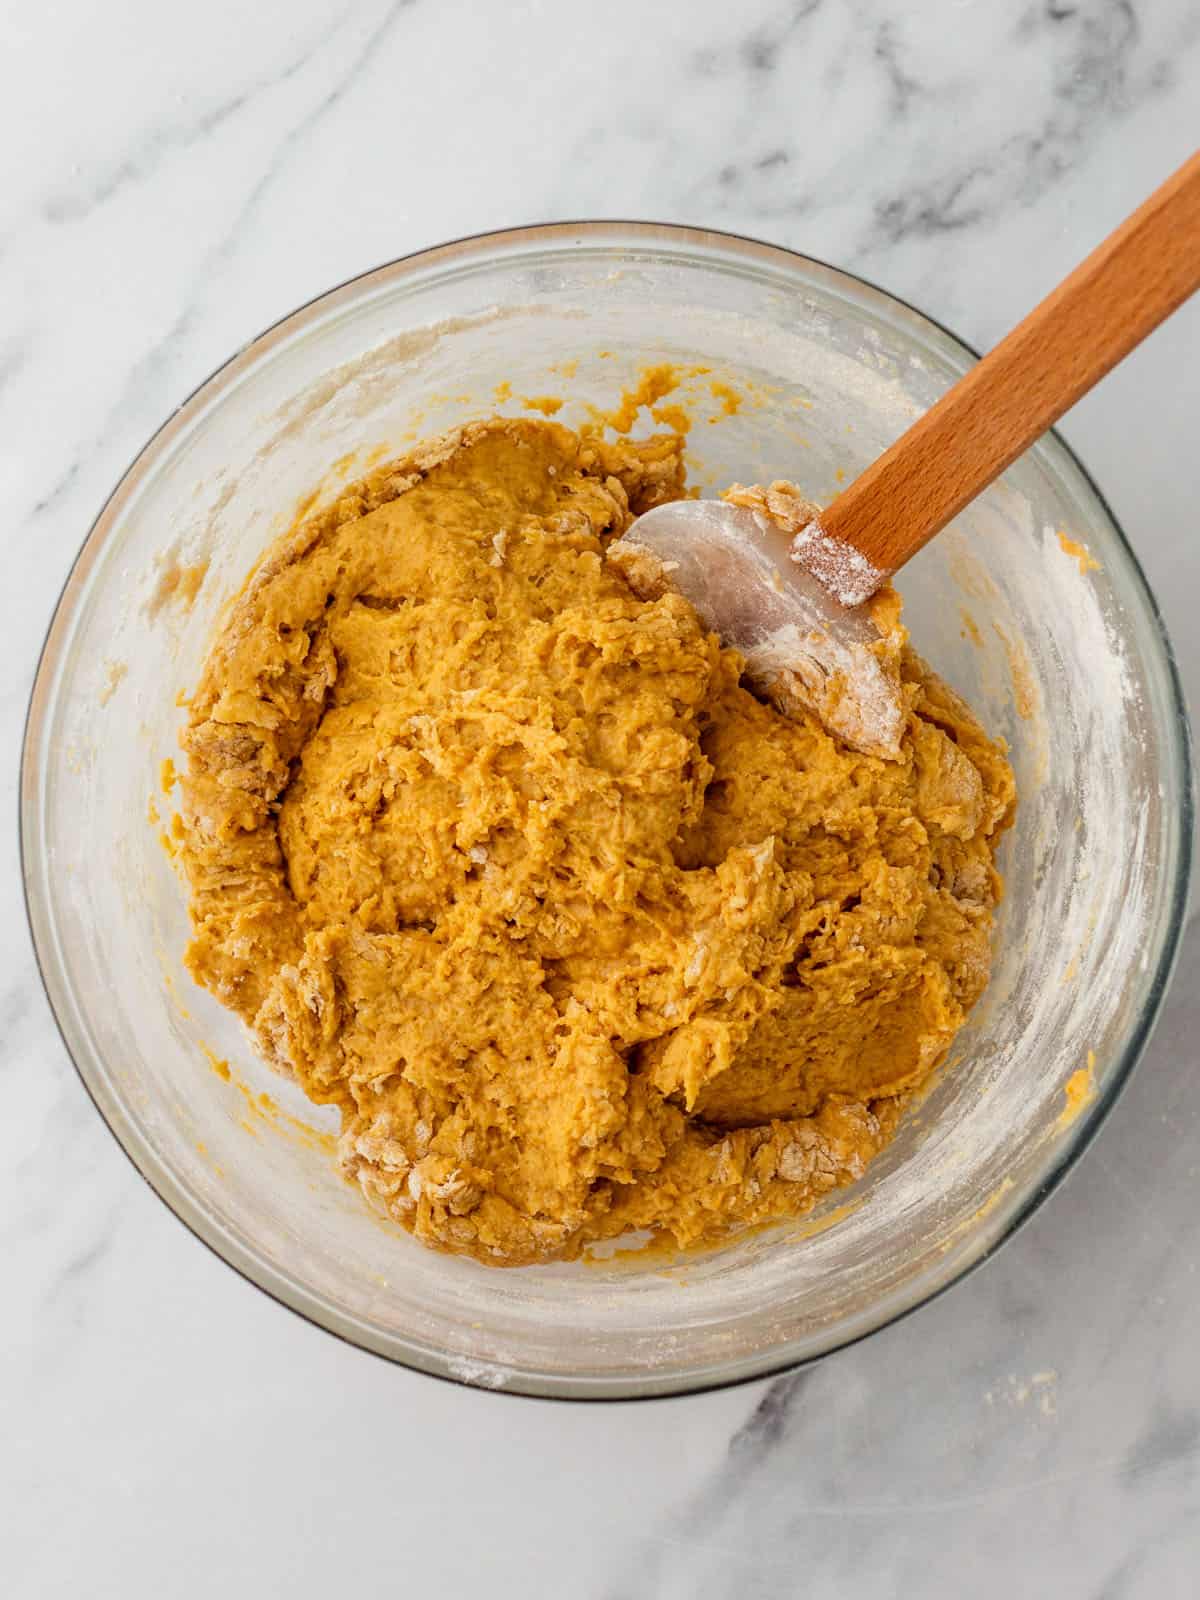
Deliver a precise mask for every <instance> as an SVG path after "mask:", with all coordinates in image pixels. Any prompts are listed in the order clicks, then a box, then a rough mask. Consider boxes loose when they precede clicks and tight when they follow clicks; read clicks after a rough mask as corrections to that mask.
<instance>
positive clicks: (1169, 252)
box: [820, 152, 1200, 581]
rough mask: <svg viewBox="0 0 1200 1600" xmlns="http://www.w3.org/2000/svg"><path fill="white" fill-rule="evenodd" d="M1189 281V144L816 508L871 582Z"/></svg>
mask: <svg viewBox="0 0 1200 1600" xmlns="http://www.w3.org/2000/svg"><path fill="white" fill-rule="evenodd" d="M1197 288H1200V152H1197V153H1196V154H1195V155H1194V156H1193V157H1192V158H1191V160H1190V161H1187V162H1185V163H1184V165H1183V166H1182V167H1180V169H1179V171H1178V172H1176V173H1175V175H1174V176H1173V177H1171V178H1168V179H1167V181H1166V183H1164V184H1163V186H1162V188H1161V189H1158V190H1156V191H1155V193H1154V194H1152V195H1151V196H1150V198H1149V200H1147V201H1146V203H1145V205H1143V206H1141V207H1140V208H1139V209H1138V210H1137V211H1135V212H1134V213H1133V215H1132V216H1131V217H1130V218H1129V219H1128V221H1126V222H1124V223H1122V225H1121V226H1120V227H1119V228H1118V229H1117V231H1116V232H1115V233H1113V234H1110V235H1109V237H1108V238H1107V239H1106V240H1105V241H1104V243H1103V244H1102V245H1101V246H1100V247H1099V248H1098V249H1097V250H1094V251H1093V252H1092V254H1091V255H1090V256H1088V258H1087V260H1086V261H1084V262H1083V263H1082V265H1080V266H1078V267H1076V269H1075V271H1074V272H1072V274H1071V275H1070V277H1069V278H1066V279H1065V280H1064V281H1063V282H1062V283H1061V284H1059V286H1058V288H1057V289H1055V290H1054V292H1053V293H1052V294H1050V295H1048V296H1047V297H1046V299H1045V300H1043V301H1042V303H1041V305H1039V306H1038V307H1037V309H1036V310H1034V311H1032V312H1030V314H1029V316H1027V317H1026V318H1025V320H1024V322H1022V323H1020V324H1019V325H1018V326H1017V327H1016V328H1014V329H1013V331H1012V332H1011V333H1010V334H1009V335H1008V337H1007V338H1006V339H1004V340H1002V341H1001V343H1000V344H998V345H997V346H996V348H995V349H994V350H993V351H992V352H991V353H990V354H989V355H986V356H984V358H983V360H982V361H980V362H979V363H978V365H977V366H974V367H972V368H971V370H970V372H968V373H967V375H966V376H965V377H964V378H960V379H959V381H958V382H957V383H956V384H955V385H954V387H953V389H951V390H950V391H949V393H948V394H945V395H943V396H942V398H941V399H940V400H939V401H938V402H937V404H936V405H935V406H933V407H932V408H931V409H930V410H929V411H927V412H926V413H925V415H924V416H923V417H922V418H921V419H920V421H918V422H916V423H914V424H913V426H912V427H911V428H910V429H909V430H908V432H907V433H905V434H904V435H902V437H901V438H899V439H898V440H897V441H896V443H895V444H894V445H892V447H891V448H890V449H889V450H887V451H886V452H885V453H884V454H883V455H882V456H880V458H879V460H878V461H876V462H875V463H874V465H873V466H870V467H868V468H867V470H866V471H865V472H864V473H863V474H862V476H861V477H859V478H856V479H855V481H854V482H853V483H852V484H851V485H850V486H849V488H847V489H845V490H844V491H843V492H842V493H841V494H840V495H839V496H838V497H837V499H836V500H834V502H833V503H832V505H830V506H829V507H828V508H827V509H826V510H825V511H824V512H823V513H822V515H821V521H820V527H821V530H822V532H823V533H824V534H825V535H826V536H827V537H829V538H832V539H834V540H842V541H843V542H844V543H846V544H848V545H851V546H852V547H853V548H854V549H855V550H857V551H858V552H859V553H860V554H861V555H863V556H865V557H866V559H867V561H868V562H869V563H870V565H871V566H872V567H874V568H876V569H877V571H878V573H879V574H880V575H881V576H880V581H882V578H884V577H890V575H891V574H892V573H893V572H895V571H896V570H897V568H898V567H901V566H903V565H904V563H905V562H906V561H907V560H908V559H909V558H910V557H911V556H914V555H916V553H917V551H918V550H919V549H920V548H921V546H922V545H924V544H927V543H928V541H929V540H930V539H932V538H933V536H934V534H935V533H938V532H940V531H941V529H942V528H944V527H945V526H946V524H947V523H948V522H949V521H950V519H951V517H953V516H955V515H956V514H957V513H958V512H959V511H961V510H962V508H963V507H964V506H965V505H967V504H968V503H969V502H970V501H971V500H973V499H974V498H975V496H976V495H977V494H979V493H981V492H982V490H984V489H986V488H987V486H988V484H989V483H991V482H992V481H993V479H995V478H997V477H998V476H999V475H1000V473H1002V472H1003V471H1004V469H1005V467H1007V466H1009V465H1010V464H1011V463H1012V462H1013V461H1015V460H1016V458H1017V457H1018V456H1019V455H1020V454H1021V452H1022V451H1023V450H1026V449H1028V447H1029V446H1030V445H1031V444H1032V443H1033V442H1034V440H1035V439H1037V438H1039V437H1040V436H1041V435H1042V434H1043V433H1045V431H1046V429H1047V428H1049V427H1052V426H1053V424H1054V423H1055V422H1057V421H1058V419H1059V417H1061V416H1062V414H1063V412H1064V411H1066V410H1068V409H1069V407H1071V406H1073V405H1074V404H1075V402H1076V400H1078V399H1079V397H1080V395H1082V394H1086V393H1087V391H1088V390H1089V389H1090V388H1091V387H1092V385H1093V384H1094V383H1098V382H1099V381H1100V379H1101V378H1102V377H1104V375H1105V373H1106V372H1108V371H1109V370H1110V369H1111V368H1112V367H1114V366H1116V364H1117V362H1118V361H1120V360H1121V359H1122V358H1123V357H1124V356H1127V355H1128V354H1129V352H1130V351H1131V350H1132V349H1133V348H1134V346H1135V345H1137V344H1139V343H1140V342H1141V341H1142V340H1143V339H1144V338H1145V337H1146V335H1147V334H1148V333H1151V332H1152V331H1153V330H1154V329H1155V328H1157V327H1158V325H1159V323H1160V322H1162V321H1163V320H1164V318H1166V317H1169V316H1170V314H1171V312H1172V311H1174V310H1175V309H1176V307H1177V306H1179V305H1181V304H1182V303H1183V301H1184V300H1186V299H1187V297H1188V296H1189V295H1190V294H1192V293H1193V292H1194V291H1195V290H1196V289H1197Z"/></svg>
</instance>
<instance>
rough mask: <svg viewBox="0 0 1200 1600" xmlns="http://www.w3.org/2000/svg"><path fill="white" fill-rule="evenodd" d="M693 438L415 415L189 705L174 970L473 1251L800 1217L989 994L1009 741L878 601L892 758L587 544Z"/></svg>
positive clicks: (292, 546)
mask: <svg viewBox="0 0 1200 1600" xmlns="http://www.w3.org/2000/svg"><path fill="white" fill-rule="evenodd" d="M681 450H682V440H681V439H680V438H679V437H677V436H676V435H675V434H666V433H664V434H660V435H657V436H655V437H653V438H650V439H648V440H643V441H640V442H634V441H632V440H628V439H620V440H618V441H617V442H615V443H607V442H604V441H602V440H601V439H599V438H596V437H583V438H581V437H579V436H577V435H576V434H575V433H573V432H571V431H570V430H568V429H567V428H565V427H561V426H559V425H558V424H556V423H552V422H545V421H534V420H499V419H497V420H493V421H489V422H481V423H475V424H472V425H469V426H467V427H464V428H462V429H461V430H458V431H455V432H453V433H450V434H447V435H444V436H442V437H439V438H436V439H433V440H430V441H428V442H426V443H425V444H424V445H423V446H421V447H420V448H419V449H417V450H416V451H415V452H414V453H413V454H412V455H411V456H409V457H407V458H406V459H404V460H401V461H398V462H393V463H391V464H390V465H388V466H386V467H383V468H381V469H379V470H377V471H375V472H374V473H372V474H371V475H370V476H369V477H367V478H366V479H364V480H363V481H362V482H361V483H359V484H357V485H356V486H355V487H354V488H352V489H350V490H348V491H347V492H346V493H345V494H343V495H342V497H341V498H340V499H339V500H338V501H337V502H336V504H334V505H333V506H332V507H331V508H330V509H328V510H327V511H324V512H321V513H319V514H317V515H315V516H313V517H311V518H310V519H309V520H307V521H305V522H303V523H302V524H301V525H300V526H299V527H298V528H297V529H294V530H293V531H292V532H291V533H289V534H288V535H286V536H285V537H284V538H283V539H281V540H280V541H279V542H278V543H277V544H276V545H275V546H274V547H273V548H272V550H271V551H269V552H268V555H267V558H266V560H265V561H264V562H263V563H262V564H261V566H259V567H258V568H257V569H256V571H255V572H254V574H253V575H252V577H251V578H250V580H249V582H248V583H247V585H246V588H245V589H244V591H243V592H242V594H241V595H240V596H239V597H238V599H237V600H236V601H235V602H234V604H233V607H232V609H231V611H230V612H229V614H228V615H227V618H226V620H225V621H224V623H223V625H222V627H221V629H220V632H219V633H218V635H217V637H216V638H215V639H214V641H213V644H212V647H211V650H210V653H209V656H208V659H207V662H206V665H205V667H204V671H203V675H202V677H201V681H200V684H199V686H198V688H197V690H196V693H195V695H194V696H193V698H192V700H191V703H190V713H189V725H188V727H187V729H186V732H185V734H184V736H183V743H184V747H185V749H186V752H187V756H188V763H187V772H186V776H185V778H184V781H183V803H182V816H183V840H182V844H181V849H180V860H181V862H182V865H183V868H184V870H185V872H186V875H187V880H188V882H189V884H190V890H191V914H192V921H193V928H194V937H193V939H192V942H191V945H190V947H189V950H188V955H187V960H188V965H189V967H190V970H191V971H192V973H193V975H194V976H195V978H196V979H197V981H198V982H200V983H201V984H203V985H204V987H205V988H207V989H209V990H210V991H211V992H212V993H213V994H214V995H216V996H217V998H218V999H219V1000H221V1001H222V1002H223V1003H224V1004H225V1005H227V1006H229V1007H230V1008H231V1009H233V1010H234V1011H236V1012H237V1013H238V1014H239V1015H240V1016H241V1017H242V1018H243V1019H244V1020H245V1021H246V1023H247V1024H248V1026H249V1027H250V1029H251V1031H252V1033H253V1035H254V1038H255V1040H256V1042H257V1044H258V1047H259V1048H260V1050H261V1051H262V1053H263V1054H264V1055H265V1056H266V1057H267V1058H268V1059H269V1060H270V1061H271V1062H272V1064H273V1065H274V1066H276V1067H277V1068H279V1069H280V1070H281V1071H283V1072H284V1073H286V1074H288V1075H289V1076H291V1077H294V1078H295V1079H296V1080H297V1081H298V1082H299V1083H300V1084H301V1085H302V1087H303V1088H304V1090H305V1092H306V1093H307V1094H308V1095H309V1096H310V1097H311V1098H312V1099H313V1100H314V1101H317V1102H321V1103H328V1104H334V1105H336V1106H337V1107H338V1108H339V1110H340V1112H341V1115H342V1123H343V1133H342V1138H341V1142H340V1151H341V1161H342V1166H343V1168H344V1171H345V1173H346V1175H347V1176H348V1177H349V1178H350V1179H352V1180H353V1181H355V1182H357V1183H358V1184H359V1185H360V1186H361V1188H362V1190H363V1192H364V1194H365V1195H366V1196H367V1198H368V1200H370V1201H371V1202H372V1203H374V1204H376V1205H378V1206H380V1207H382V1208H384V1209H385V1210H386V1211H387V1212H388V1213H389V1214H390V1215H391V1216H392V1217H393V1218H395V1219H396V1220H397V1221H399V1222H401V1223H402V1224H403V1225H404V1226H405V1227H406V1228H409V1229H411V1230H412V1232H413V1233H414V1234H415V1235H416V1236H417V1237H418V1238H419V1239H421V1240H423V1241H424V1242H425V1243H427V1244H430V1245H433V1246H437V1247H439V1248H441V1249H445V1250H453V1251H458V1252H463V1253H466V1254H469V1255H473V1256H476V1257H478V1258H479V1259H481V1260H483V1261H487V1262H492V1263H497V1264H506V1265H519V1264H522V1263H529V1262H535V1261H539V1260H545V1259H548V1258H552V1257H562V1256H571V1255H573V1254H576V1253H578V1252H579V1250H580V1249H581V1248H582V1247H583V1246H584V1245H586V1244H587V1243H589V1242H591V1241H596V1240H599V1239H602V1238H607V1237H613V1236H616V1235H620V1234H623V1233H625V1232H627V1231H629V1230H634V1229H649V1230H651V1231H653V1232H654V1233H656V1234H659V1235H663V1236H669V1237H670V1238H672V1239H673V1240H674V1241H675V1242H677V1243H678V1244H679V1245H681V1246H686V1245H694V1244H699V1243H703V1242H708V1241H713V1240H716V1239H718V1238H720V1237H721V1236H722V1235H723V1234H726V1233H728V1232H730V1231H731V1230H734V1229H736V1228H739V1227H742V1226H745V1225H748V1224H755V1223H761V1222H765V1221H768V1220H770V1219H773V1218H782V1217H789V1216H796V1215H800V1214H802V1213H804V1212H805V1211H807V1210H809V1209H810V1208H811V1207H812V1206H813V1205H815V1204H816V1203H817V1202H818V1201H819V1200H820V1199H821V1198H822V1197H823V1196H825V1195H826V1194H828V1193H829V1192H830V1191H831V1190H833V1189H836V1188H838V1187H839V1186H842V1185H845V1184H849V1183H851V1182H853V1181H854V1180H855V1179H856V1178H858V1177H859V1176H860V1175H861V1174H862V1172H863V1171H864V1169H865V1167H866V1165H867V1163H868V1162H869V1161H870V1160H871V1159H872V1157H873V1156H874V1155H875V1154H876V1153H877V1152H878V1151H879V1150H880V1149H881V1148H882V1147H883V1145H884V1144H885V1143H886V1142H887V1140H888V1139H889V1137H890V1136H891V1134H892V1133H893V1131H894V1129H895V1127H896V1124H897V1122H898V1120H899V1117H900V1115H901V1113H902V1111H903V1108H904V1106H905V1104H906V1101H907V1099H908V1097H909V1096H910V1095H911V1093H912V1091H914V1090H915V1089H916V1088H918V1087H919V1086H920V1085H921V1084H922V1083H923V1082H924V1081H925V1080H926V1079H927V1078H928V1076H929V1074H930V1073H931V1072H932V1071H933V1069H934V1068H935V1067H936V1066H937V1065H938V1064H939V1062H941V1061H942V1060H943V1058H944V1057H945V1055H946V1052H947V1049H948V1047H949V1045H950V1043H951V1041H952V1040H953V1038H954V1036H955V1033H956V1032H957V1030H958V1029H959V1027H960V1026H961V1024H962V1022H963V1020H964V1018H965V1016H966V1014H967V1012H968V1010H969V1009H970V1007H971V1006H972V1005H973V1004H974V1002H975V1001H976V999H977V998H978V997H979V995H980V993H981V992H982V990H983V988H984V986H985V984H986V983H987V978H988V971H989V964H990V933H991V925H992V914H993V908H994V906H995V904H996V901H997V898H998V896H999V894H1000V888H1001V884H1000V879H999V877H998V875H997V873H996V870H995V866H994V861H993V857H994V853H995V850H996V846H997V843H998V840H999V837H1000V835H1001V833H1002V831H1003V829H1004V828H1005V827H1006V825H1007V824H1008V822H1009V820H1010V818H1011V815H1012V810H1013V804H1014V789H1013V779H1012V774H1011V771H1010V769H1009V766H1008V763H1007V761H1006V760H1005V758H1004V753H1003V747H1002V745H1000V744H999V743H997V742H995V741H993V740H991V739H989V738H988V737H987V736H986V734H985V733H984V732H983V730H982V729H981V728H980V726H979V724H978V723H977V722H976V720H975V718H974V717H973V716H972V714H971V712H970V710H969V709H968V708H967V706H965V705H964V704H963V702H962V701H961V700H959V699H958V698H957V696H956V695H954V694H953V693H952V692H951V691H950V690H949V689H948V688H947V687H946V686H945V685H944V684H943V683H941V682H940V680H939V679H938V678H937V677H936V676H935V675H934V674H933V673H931V672H930V671H929V669H928V668H927V667H926V666H925V665H924V664H923V663H922V661H921V660H920V659H919V658H918V657H917V656H916V655H915V654H914V653H913V652H912V651H911V650H910V649H909V647H908V645H907V643H906V635H905V632H904V630H903V628H902V626H901V624H900V602H899V599H898V597H897V596H896V595H895V594H894V593H892V592H891V591H890V590H889V591H886V592H885V593H884V594H883V595H881V596H880V597H879V598H878V599H877V601H876V602H874V605H875V616H876V620H877V622H878V623H879V625H880V627H881V629H882V631H883V635H884V639H885V645H884V647H883V648H884V650H885V652H886V654H887V656H888V661H889V664H890V667H891V668H892V669H893V670H894V671H895V672H896V673H897V674H898V675H899V678H900V681H901V684H902V690H903V695H904V699H905V704H906V706H907V721H906V728H905V732H904V735H903V738H902V741H901V753H900V759H899V760H885V759H881V758H879V757H876V756H870V755H865V754H862V753H860V752H858V751H855V750H852V749H850V748H849V747H848V746H846V745H845V744H843V743H841V742H840V741H839V740H838V739H836V738H835V737H832V736H830V735H829V734H828V733H827V732H826V731H825V730H824V729H823V727H822V726H821V724H820V723H819V722H818V721H817V720H816V718H815V717H814V716H813V715H811V714H810V713H807V712H805V711H803V710H801V709H797V710H796V711H795V713H794V714H793V715H791V716H785V715H784V714H783V713H782V712H780V711H779V710H778V709H776V708H775V707H774V706H773V705H771V704H768V703H766V702H765V701H764V700H762V699H760V698H757V697H756V696H755V695H754V694H752V693H751V692H750V690H749V689H748V688H746V687H745V686H744V684H743V676H742V663H741V661H740V658H739V657H738V656H737V655H736V654H735V653H734V652H733V651H730V650H726V649H722V648H721V646H720V645H719V643H718V641H717V640H716V638H715V637H714V636H712V635H711V634H707V633H706V632H705V631H704V629H703V628H702V627H701V625H700V623H699V622H698V620H697V618H696V615H695V613H694V612H693V611H692V609H691V607H690V606H689V605H688V604H687V602H686V601H684V600H683V599H681V598H680V597H679V596H678V595H676V594H673V593H670V592H667V593H664V594H662V595H660V596H659V597H658V598H657V599H650V600H643V599H639V598H638V597H637V595H636V594H635V593H634V591H633V589H631V588H630V587H629V584H628V583H627V581H626V579H625V577H624V576H623V575H622V573H621V571H620V570H619V568H618V566H617V565H616V563H614V562H610V561H608V560H607V559H606V549H607V547H608V546H609V545H610V544H611V543H612V542H614V541H615V540H616V539H618V538H619V537H620V535H621V534H622V533H623V531H624V530H625V529H626V528H627V527H628V526H629V523H630V521H631V520H632V517H633V516H634V515H635V514H637V513H639V512H641V511H644V510H646V509H648V508H649V507H651V506H653V505H656V504H659V503H660V502H662V501H663V500H666V499H671V498H674V497H676V496H678V495H680V494H681V493H682V492H683V468H682V458H681Z"/></svg>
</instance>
